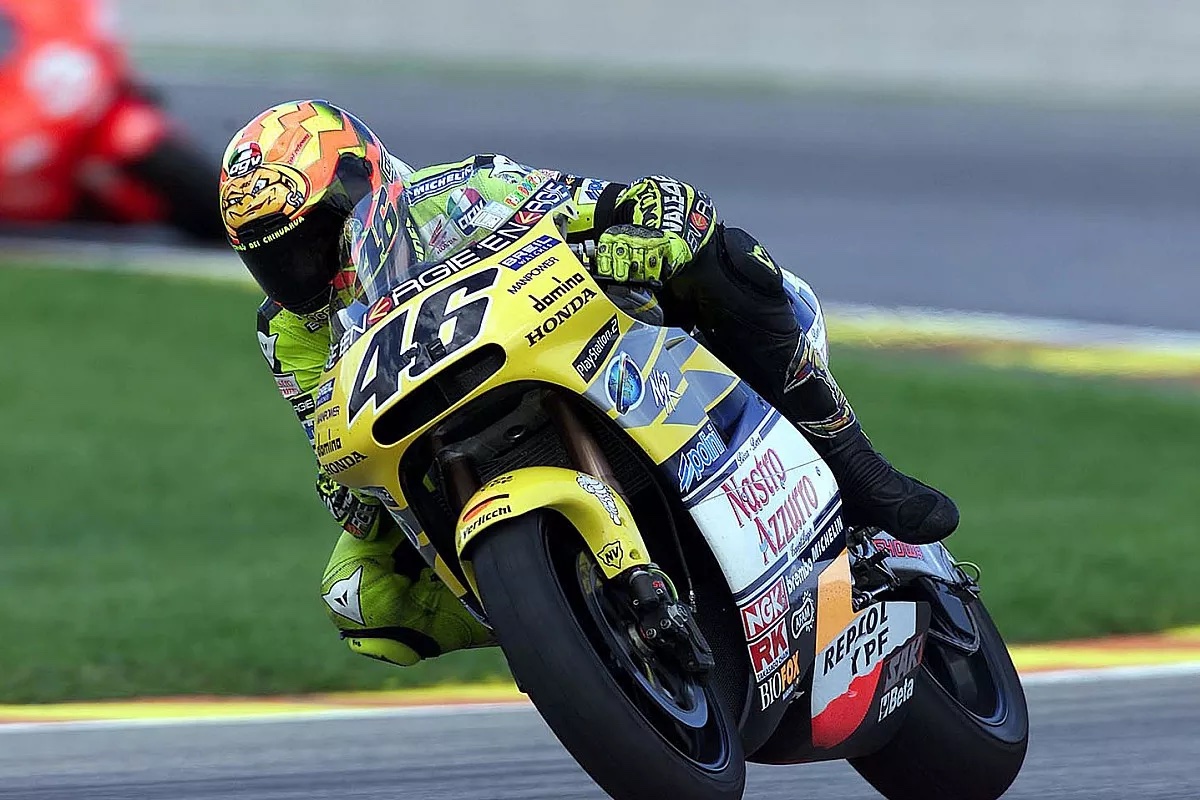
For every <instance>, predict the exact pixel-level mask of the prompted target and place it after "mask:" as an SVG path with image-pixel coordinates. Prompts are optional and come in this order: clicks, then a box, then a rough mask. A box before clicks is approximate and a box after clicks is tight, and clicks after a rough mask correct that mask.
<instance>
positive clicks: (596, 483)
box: [575, 475, 621, 525]
mask: <svg viewBox="0 0 1200 800" xmlns="http://www.w3.org/2000/svg"><path fill="white" fill-rule="evenodd" d="M575 482H576V483H578V484H579V486H580V488H582V489H583V490H584V491H585V492H587V493H588V494H590V495H592V496H593V497H595V498H596V499H597V500H599V501H600V505H602V506H604V510H605V511H607V512H608V516H609V519H611V520H612V522H613V525H620V524H621V510H620V509H619V508H617V501H616V500H615V499H614V498H613V493H612V489H609V488H608V484H606V483H605V482H604V481H601V480H597V479H596V478H593V477H592V476H591V475H579V476H577V477H576V478H575Z"/></svg>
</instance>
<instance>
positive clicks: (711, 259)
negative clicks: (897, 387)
mask: <svg viewBox="0 0 1200 800" xmlns="http://www.w3.org/2000/svg"><path fill="white" fill-rule="evenodd" d="M547 179H549V180H557V181H559V182H561V183H564V184H566V186H568V187H569V188H570V190H571V194H572V199H573V201H574V203H575V206H576V207H577V209H578V214H577V216H576V217H575V219H573V220H572V221H570V222H569V224H568V228H567V233H568V240H569V241H572V242H584V241H596V242H598V244H597V247H596V258H595V262H596V263H595V267H596V272H597V273H598V274H600V275H601V276H602V277H603V278H605V279H608V280H611V281H618V282H619V281H621V280H624V279H627V278H630V277H636V278H641V279H647V278H649V279H654V280H656V281H661V284H659V285H660V286H661V288H659V289H658V291H656V292H655V296H654V297H653V298H651V299H650V302H651V303H655V302H657V304H658V308H659V310H660V312H661V315H662V318H663V320H664V321H665V322H666V323H667V324H670V325H674V326H679V327H683V328H685V329H691V328H692V327H696V328H699V330H700V331H701V332H702V333H703V334H704V336H705V340H706V343H707V345H708V346H709V348H710V349H711V350H712V351H713V352H714V353H715V354H716V355H717V356H718V357H719V358H720V359H721V360H722V361H724V362H725V363H726V364H728V365H729V366H730V367H731V368H732V369H734V371H736V372H737V373H738V375H739V376H740V377H742V378H743V379H744V380H746V381H747V382H748V383H749V384H750V386H751V387H753V388H754V389H755V390H756V391H757V392H759V393H760V394H761V395H763V396H764V397H765V398H767V399H768V400H770V401H771V402H772V403H773V404H774V405H775V406H776V408H778V409H779V410H780V411H781V412H782V413H783V414H784V415H785V416H787V417H788V418H789V419H790V420H791V421H792V422H793V423H794V424H796V425H797V427H799V428H800V429H801V430H802V431H803V432H804V433H805V435H806V437H807V438H808V439H809V441H810V442H811V443H812V444H813V446H814V447H815V448H816V449H817V451H818V452H819V453H820V454H821V455H822V456H823V457H824V458H825V459H826V460H827V461H828V462H829V463H830V468H831V470H832V471H833V472H834V475H835V477H837V479H838V482H839V485H840V487H841V489H842V494H843V499H844V506H845V510H846V514H847V519H848V521H849V522H851V523H857V524H867V525H878V526H880V527H886V528H887V529H888V530H889V531H891V532H893V533H894V534H895V535H897V536H898V537H899V538H902V539H907V540H909V541H914V542H924V541H933V540H935V539H940V538H943V537H944V536H946V535H948V534H949V533H950V532H951V531H952V530H953V529H954V527H955V526H956V525H957V519H958V516H957V510H956V509H955V507H954V504H953V503H952V502H951V501H950V500H949V498H946V497H945V496H944V495H942V494H941V493H940V492H937V491H936V490H933V489H930V488H929V487H926V486H925V485H924V484H921V483H919V482H917V481H915V480H913V479H911V478H909V477H907V476H905V475H903V474H902V473H900V472H898V471H896V470H895V469H893V468H892V467H891V465H890V464H888V462H887V461H885V460H884V459H883V458H882V457H881V456H880V455H879V454H878V453H876V452H875V451H874V449H873V448H872V447H871V446H870V443H869V441H868V440H867V439H866V437H865V436H864V435H863V433H862V431H861V429H860V428H859V425H858V422H857V420H856V418H855V414H854V411H853V410H852V409H851V407H850V405H849V404H848V403H847V402H846V399H845V397H844V396H843V394H842V392H841V390H840V389H839V388H838V385H837V383H836V382H835V381H834V379H833V377H832V375H831V374H830V373H829V370H828V368H827V351H826V346H825V334H824V322H823V319H822V316H821V310H820V306H819V304H818V302H817V299H816V297H815V296H814V295H813V293H812V291H811V290H810V289H809V287H808V286H807V285H806V284H804V283H803V282H802V281H800V280H799V279H798V278H796V277H795V276H793V275H791V274H790V273H788V274H785V273H783V272H782V271H781V270H780V268H779V267H778V266H777V265H776V264H775V262H774V260H773V259H772V258H771V256H770V255H769V254H768V253H767V251H766V249H765V248H764V247H763V246H762V245H761V244H760V243H759V242H757V241H756V240H755V239H754V238H753V237H752V236H751V235H750V234H748V233H746V232H745V231H743V230H741V229H739V228H733V227H726V226H725V225H723V224H722V223H721V222H720V221H719V218H718V216H717V212H716V209H715V208H714V206H713V203H712V201H711V200H710V199H709V197H708V196H707V195H705V194H704V193H703V192H701V191H699V190H697V189H696V188H694V187H692V186H690V185H688V184H686V183H684V182H682V181H678V180H674V179H672V178H668V177H664V176H651V177H647V178H642V179H640V180H637V181H634V182H633V183H631V184H628V185H625V184H619V183H611V182H608V181H604V180H600V179H597V178H588V177H580V176H575V175H566V174H561V173H558V172H552V171H546V170H534V169H532V168H530V167H527V166H524V165H522V164H518V163H515V162H513V161H512V160H510V159H508V158H506V157H504V156H501V155H495V154H485V155H476V156H472V157H471V158H468V159H465V160H463V161H460V162H457V163H452V164H440V165H436V166H431V167H427V168H424V169H421V170H417V171H415V172H413V173H411V174H409V175H407V176H406V188H405V191H406V192H407V193H408V195H409V197H408V199H409V209H410V212H409V213H410V214H411V216H412V218H413V219H412V221H413V223H414V225H413V227H415V228H416V229H417V230H418V231H419V234H420V237H421V240H422V244H423V245H424V246H425V256H426V259H427V260H436V259H437V258H439V257H441V256H443V255H444V254H446V253H449V252H450V251H451V250H453V249H455V248H456V247H457V246H458V245H459V244H460V243H462V242H463V241H465V240H467V239H469V238H471V237H472V236H473V235H474V234H475V233H476V230H477V228H479V227H481V226H485V225H487V224H488V220H487V215H488V210H489V209H495V208H501V209H502V208H503V205H500V204H501V203H503V201H505V200H506V199H508V200H509V202H510V205H511V203H512V199H513V198H514V197H515V198H520V197H521V196H522V194H524V196H528V195H529V194H530V193H531V192H532V190H533V188H536V186H537V185H538V184H539V182H541V181H544V180H547ZM492 213H493V214H494V213H496V212H495V211H493V212H492ZM497 223H498V220H497ZM785 280H786V281H788V282H789V283H791V285H792V286H793V287H794V288H795V289H796V290H797V292H798V294H799V296H800V297H801V298H802V300H803V303H802V304H801V306H800V307H795V306H793V304H792V302H791V301H790V300H789V298H788V295H787V294H786V293H785V291H784V288H783V287H784V281H785ZM258 339H259V344H260V346H261V348H262V352H263V355H264V356H265V357H266V359H267V361H268V362H269V363H270V366H271V369H272V371H273V372H274V375H275V381H276V384H277V385H278V387H279V390H280V391H281V392H282V393H283V395H284V397H286V398H287V399H288V400H289V401H290V402H291V404H292V407H293V409H294V410H295V412H296V416H297V417H298V418H299V420H300V423H301V424H302V425H303V426H304V428H305V430H306V432H307V434H308V437H309V440H310V442H311V441H312V439H313V426H314V424H315V418H314V415H315V413H316V407H317V405H318V402H317V398H316V397H315V393H316V391H317V384H318V382H319V378H320V375H321V373H322V369H323V367H324V365H325V363H326V360H327V358H328V356H329V350H330V329H329V312H328V309H323V310H320V311H317V312H315V313H312V314H307V315H297V314H294V313H292V312H290V311H287V310H285V309H283V308H282V307H280V306H279V305H277V304H275V303H273V302H272V301H270V300H267V301H266V302H264V303H263V304H262V306H261V307H260V308H259V314H258ZM317 492H318V494H319V495H320V497H321V499H322V501H323V502H324V503H325V505H326V506H327V507H328V509H329V511H330V513H331V514H332V515H333V517H334V518H335V519H336V520H337V522H338V523H339V524H340V525H341V527H342V531H343V532H342V535H341V538H340V539H339V541H338V543H337V546H336V547H335V548H334V552H333V556H332V558H331V559H330V561H329V564H328V566H327V568H326V571H325V575H324V579H323V583H322V598H323V600H324V601H325V604H326V606H327V608H328V612H329V615H330V618H331V619H332V621H333V622H334V624H335V625H336V626H337V627H338V628H339V630H340V631H341V632H342V637H343V638H344V639H345V640H346V641H347V643H348V644H349V646H350V647H351V649H353V650H354V651H356V652H359V653H362V654H363V655H367V656H370V657H373V658H378V659H381V660H385V661H389V662H392V663H396V664H400V665H411V664H414V663H416V662H417V661H419V660H420V659H422V658H429V657H433V656H436V655H439V654H441V653H444V652H448V651H451V650H455V649H461V648H466V647H472V646H478V645H482V644H487V643H489V642H490V634H489V631H488V629H487V628H486V627H485V626H483V625H482V624H480V623H479V622H478V621H477V620H476V619H475V618H474V617H473V616H472V615H471V614H470V613H469V612H468V611H467V610H466V608H465V607H464V606H463V605H462V604H461V603H460V602H459V601H458V600H457V598H456V597H455V596H454V595H453V593H452V592H451V591H450V590H449V588H448V587H447V586H445V585H444V584H443V583H441V582H440V580H439V579H438V578H437V577H436V575H435V574H434V573H433V571H432V570H431V569H429V567H428V566H427V565H426V564H425V562H424V561H423V560H422V558H421V557H420V555H419V554H418V553H417V550H416V548H415V546H414V544H415V543H412V542H410V541H409V540H408V539H407V538H406V535H405V534H404V533H403V532H402V531H401V529H400V528H399V526H398V525H397V524H396V523H395V522H394V521H393V520H392V518H391V516H390V515H389V514H388V513H387V511H386V510H385V509H384V507H383V506H382V504H381V503H380V501H379V500H378V499H376V498H375V497H372V496H370V495H367V494H364V493H362V492H358V491H355V490H352V489H348V488H346V487H344V486H341V485H339V484H338V483H337V482H336V481H334V480H332V479H331V478H330V477H329V476H327V475H325V474H322V473H320V472H318V477H317Z"/></svg>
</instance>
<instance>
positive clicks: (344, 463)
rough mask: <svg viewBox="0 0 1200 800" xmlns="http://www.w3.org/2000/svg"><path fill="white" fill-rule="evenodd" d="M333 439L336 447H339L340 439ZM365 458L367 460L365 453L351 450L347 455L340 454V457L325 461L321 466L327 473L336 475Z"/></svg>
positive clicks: (340, 444)
mask: <svg viewBox="0 0 1200 800" xmlns="http://www.w3.org/2000/svg"><path fill="white" fill-rule="evenodd" d="M333 441H334V443H336V444H337V446H338V448H340V447H341V446H342V440H341V439H334V440H333ZM366 460H367V457H366V455H365V454H363V453H360V452H358V451H357V450H352V451H351V452H350V454H349V455H345V456H342V457H341V458H338V459H334V460H333V461H329V462H326V463H325V464H323V465H322V466H323V467H324V469H325V471H326V472H327V473H329V474H330V475H337V474H338V473H339V472H345V471H346V470H348V469H350V468H351V467H353V466H354V465H355V464H361V463H362V462H364V461H366Z"/></svg>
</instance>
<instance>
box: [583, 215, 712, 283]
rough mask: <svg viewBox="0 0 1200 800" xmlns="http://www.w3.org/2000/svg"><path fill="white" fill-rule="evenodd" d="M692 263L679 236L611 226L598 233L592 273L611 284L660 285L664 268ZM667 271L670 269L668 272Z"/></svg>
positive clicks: (635, 227)
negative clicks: (616, 282) (629, 282)
mask: <svg viewBox="0 0 1200 800" xmlns="http://www.w3.org/2000/svg"><path fill="white" fill-rule="evenodd" d="M677 258H678V259H680V260H681V261H682V263H687V262H688V261H690V260H691V254H690V253H688V252H687V247H686V245H684V244H683V240H682V239H680V238H679V237H678V236H674V241H672V239H671V235H668V234H666V233H664V232H663V231H657V230H654V229H653V228H647V227H644V226H642V225H614V226H613V227H611V228H609V229H608V230H606V231H605V232H604V233H602V234H600V239H599V241H597V242H596V258H595V274H596V277H598V278H605V279H607V280H610V281H619V282H622V283H624V282H625V281H637V282H638V283H648V284H650V285H652V286H657V285H659V284H661V282H662V272H663V267H665V266H667V265H669V264H672V263H675V262H674V259H677ZM668 272H669V270H668Z"/></svg>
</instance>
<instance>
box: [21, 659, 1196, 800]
mask: <svg viewBox="0 0 1200 800" xmlns="http://www.w3.org/2000/svg"><path fill="white" fill-rule="evenodd" d="M1028 694H1029V700H1030V713H1031V717H1032V723H1031V724H1032V735H1031V745H1030V754H1029V758H1028V760H1027V761H1026V765H1025V769H1024V771H1023V772H1022V774H1021V776H1020V777H1019V778H1018V779H1017V783H1016V784H1014V786H1013V788H1012V790H1010V792H1009V793H1008V794H1007V795H1006V797H1008V798H1013V799H1014V800H1018V799H1019V798H1026V799H1027V800H1043V798H1048V797H1052V798H1056V800H1085V799H1086V800H1127V799H1128V798H1133V797H1136V798H1138V800H1168V799H1170V800H1185V798H1186V799H1187V800H1192V799H1193V798H1195V797H1196V796H1197V792H1198V791H1200V782H1198V781H1197V778H1196V772H1195V767H1194V760H1195V755H1196V752H1197V751H1198V750H1200V701H1198V700H1197V698H1198V697H1200V676H1190V677H1160V678H1149V679H1140V680H1104V681H1098V682H1090V683H1083V684H1040V685H1036V686H1031V687H1029V689H1028ZM2 730H3V729H0V731H2ZM614 768H615V769H619V768H620V765H614ZM746 796H747V798H753V799H755V800H768V799H770V800H796V798H814V799H815V798H842V799H843V800H860V799H861V800H867V798H878V795H876V794H874V793H873V792H872V790H871V789H870V788H869V787H868V786H867V785H866V784H865V783H864V782H863V781H862V780H861V779H859V777H858V776H857V775H856V774H855V773H854V772H853V771H851V770H850V768H849V767H848V766H846V765H845V764H843V763H830V764H816V765H810V766H806V767H761V766H752V767H751V771H750V780H749V785H748V788H747V793H746ZM392 797H394V798H405V797H407V798H422V800H436V799H437V798H445V799H446V800H450V798H453V799H454V800H472V799H478V800H517V799H518V798H520V799H521V800H534V799H535V798H541V799H543V800H572V799H574V798H601V797H603V795H602V794H601V793H600V792H599V791H598V790H597V789H596V788H595V787H594V786H593V785H592V784H591V783H590V781H589V780H588V778H587V777H586V776H585V775H584V774H583V772H582V771H581V770H580V769H579V768H578V767H577V766H575V764H574V762H573V761H572V760H571V759H570V758H569V757H568V756H567V754H566V752H565V751H563V749H562V748H561V747H560V746H559V745H558V743H557V742H556V741H555V739H554V738H553V736H552V735H551V734H550V733H549V731H548V730H547V729H546V727H545V726H544V725H543V724H542V722H541V720H540V718H539V717H537V716H536V714H535V713H534V712H532V711H531V710H528V709H526V708H521V707H516V708H514V709H509V710H503V711H486V712H465V713H459V714H454V715H436V716H423V717H414V716H406V717H400V718H389V719H381V718H372V719H359V720H343V721H318V722H269V723H258V724H240V725H232V724H206V725H195V726H183V727H166V728H157V727H140V728H131V729H117V730H108V729H104V730H52V729H50V730H47V729H42V730H37V731H22V732H13V733H8V734H0V798H4V800H9V798H12V799H13V800H16V798H20V800H52V799H53V800H84V798H86V800H118V799H119V800H325V799H326V798H327V799H328V800H350V799H351V798H392Z"/></svg>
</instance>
